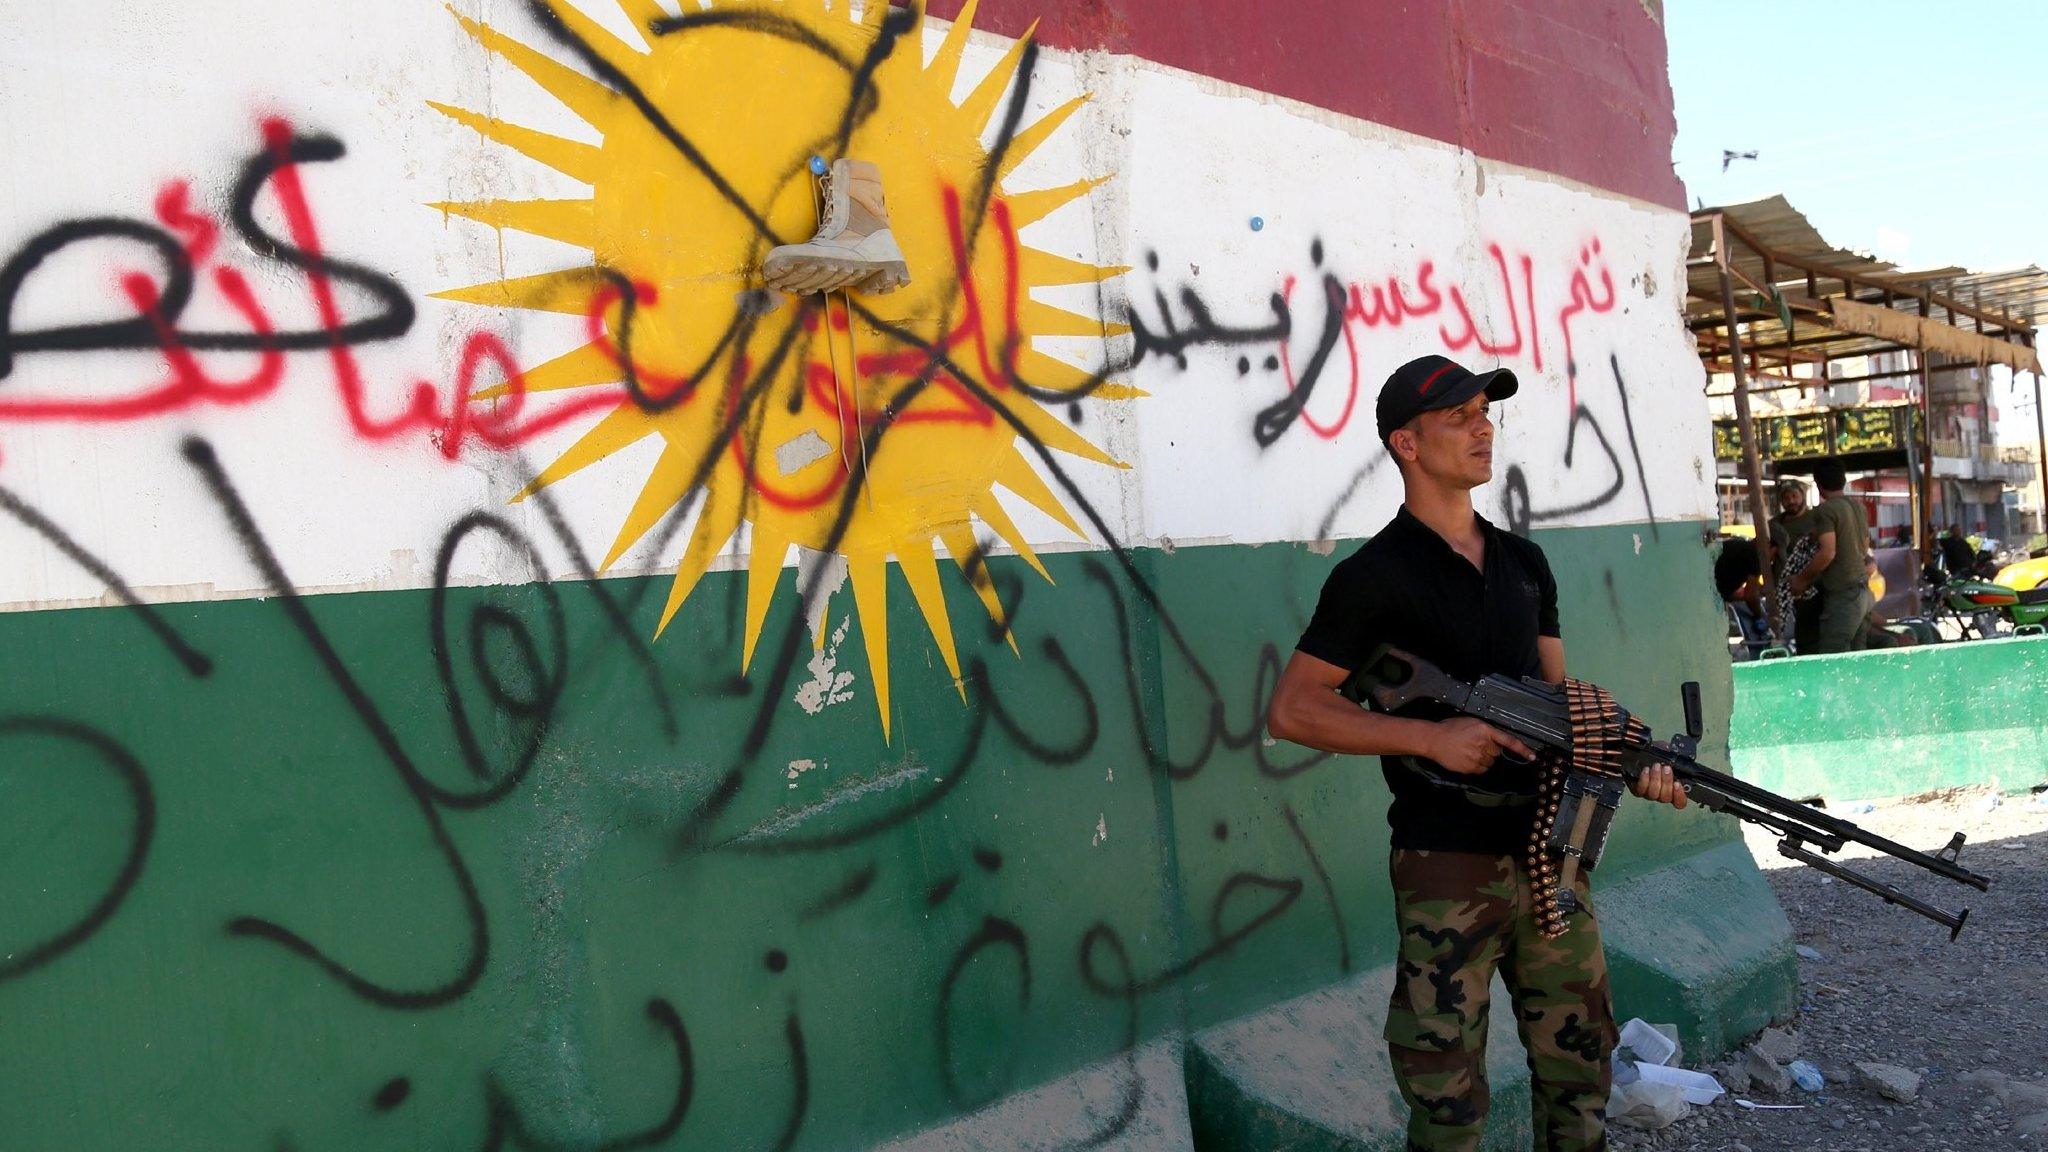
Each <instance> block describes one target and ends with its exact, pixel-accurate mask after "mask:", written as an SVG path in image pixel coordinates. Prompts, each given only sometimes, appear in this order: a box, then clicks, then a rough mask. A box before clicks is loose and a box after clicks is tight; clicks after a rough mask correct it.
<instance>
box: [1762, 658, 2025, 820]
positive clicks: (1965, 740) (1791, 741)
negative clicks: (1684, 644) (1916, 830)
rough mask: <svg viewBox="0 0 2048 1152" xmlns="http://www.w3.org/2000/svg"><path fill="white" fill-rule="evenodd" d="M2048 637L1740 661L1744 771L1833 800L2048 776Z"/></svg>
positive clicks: (2008, 785)
mask: <svg viewBox="0 0 2048 1152" xmlns="http://www.w3.org/2000/svg"><path fill="white" fill-rule="evenodd" d="M2044 689H2048V639H2044V638H2041V637H2021V638H2017V639H2006V640H1986V641H1971V642H1969V643H1963V644H1935V645H1926V646H1922V647H1917V648H1895V649H1889V650H1885V651H1878V652H1851V653H1844V654H1841V655H1834V656H1802V657H1799V658H1797V659H1792V660H1762V661H1757V662H1755V663H1746V664H1738V665H1736V666H1735V725H1734V730H1733V732H1732V734H1731V736H1730V738H1729V745H1730V758H1731V760H1732V761H1733V763H1734V765H1735V771H1736V774H1737V775H1739V776H1741V777H1742V778H1743V779H1745V780H1749V781H1752V782H1754V783H1756V784H1761V785H1762V786H1764V787H1766V788H1769V789H1771V790H1772V791H1775V792H1781V793H1784V794H1786V795H1788V796H1798V797H1806V796H1824V797H1826V798H1827V799H1828V800H1830V801H1841V800H1859V799H1869V798H1875V797H1879V796H1907V795H1913V794H1916V793H1920V792H1929V791H1933V790H1935V789H1939V788H1968V787H1995V788H1999V789H2002V790H2004V791H2007V792H2014V791H2021V790H2024V789H2027V788H2031V787H2034V786H2036V785H2038V784H2041V783H2042V782H2044V781H2048V690H2044Z"/></svg>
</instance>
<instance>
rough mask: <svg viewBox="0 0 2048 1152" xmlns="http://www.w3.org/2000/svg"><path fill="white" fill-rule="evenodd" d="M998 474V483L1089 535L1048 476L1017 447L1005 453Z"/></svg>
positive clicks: (1064, 524)
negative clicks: (1039, 471) (1052, 485)
mask: <svg viewBox="0 0 2048 1152" xmlns="http://www.w3.org/2000/svg"><path fill="white" fill-rule="evenodd" d="M995 478H996V483H998V484H1001V485H1002V486H1003V487H1005V488H1008V489H1009V490H1010V491H1012V492H1015V493H1016V494H1017V495H1019V496H1022V497H1023V498H1024V499H1025V501H1026V502H1028V503H1029V504H1030V505H1031V506H1032V507H1033V508H1036V509H1038V510H1039V511H1040V512H1043V513H1045V514H1046V515H1047V516H1050V517H1052V518H1053V519H1054V520H1057V521H1059V522H1060V526H1061V527H1063V528H1065V529H1066V530H1067V531H1069V532H1072V533H1073V534H1074V535H1076V536H1083V535H1086V533H1084V532H1082V531H1081V525H1079V524H1077V523H1075V521H1074V514H1073V513H1071V512H1069V511H1067V508H1066V505H1064V504H1061V503H1060V500H1059V497H1057V496H1054V495H1053V494H1052V489H1050V488H1048V487H1046V486H1045V478H1044V477H1042V476H1040V475H1039V474H1038V469H1036V468H1033V467H1032V466H1031V461H1029V460H1026V459H1025V458H1024V457H1023V455H1022V454H1020V453H1019V452H1018V451H1017V450H1016V449H1015V448H1012V449H1010V450H1009V451H1008V452H1005V453H1003V456H1002V459H1001V460H1000V461H999V462H998V463H997V464H996V477H995Z"/></svg>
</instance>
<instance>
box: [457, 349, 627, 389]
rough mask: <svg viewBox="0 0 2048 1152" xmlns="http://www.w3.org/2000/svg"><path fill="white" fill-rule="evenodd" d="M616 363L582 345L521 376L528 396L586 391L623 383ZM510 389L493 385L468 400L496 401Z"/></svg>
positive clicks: (599, 352) (507, 386) (597, 350)
mask: <svg viewBox="0 0 2048 1152" xmlns="http://www.w3.org/2000/svg"><path fill="white" fill-rule="evenodd" d="M625 375H626V374H625V372H624V370H622V369H621V368H620V367H619V362H618V361H617V360H614V359H612V357H611V356H610V355H608V354H606V352H605V350H604V349H602V348H600V347H598V346H597V345H596V344H585V345H584V346H582V347H581V348H576V349H573V350H571V351H568V352H564V353H562V354H561V355H560V356H557V357H555V358H554V359H553V360H550V361H548V362H547V363H545V364H541V365H539V366H537V367H533V368H528V369H527V370H526V371H524V372H522V373H520V383H521V384H522V385H524V388H525V391H527V392H559V391H562V390H563V389H566V388H588V387H590V386H591V385H593V384H617V383H619V382H621V381H622V380H624V379H625ZM511 391H512V385H511V384H509V383H506V384H494V385H492V386H491V387H489V388H486V389H484V390H483V391H481V392H478V393H476V394H475V395H474V396H471V397H470V399H472V400H496V399H497V398H499V397H500V396H504V395H507V394H509V393H510V392H511Z"/></svg>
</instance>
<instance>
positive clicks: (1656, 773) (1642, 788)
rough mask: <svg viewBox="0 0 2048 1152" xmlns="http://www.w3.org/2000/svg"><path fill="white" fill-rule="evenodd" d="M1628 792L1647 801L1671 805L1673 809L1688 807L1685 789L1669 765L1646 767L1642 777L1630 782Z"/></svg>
mask: <svg viewBox="0 0 2048 1152" xmlns="http://www.w3.org/2000/svg"><path fill="white" fill-rule="evenodd" d="M1628 790H1629V791H1631V792H1633V793H1635V794H1636V795H1638V796H1641V797H1642V798H1643V799H1645V800H1655V801H1656V802H1657V803H1659V804H1669V805H1671V806H1672V807H1673V808H1683V807H1685V805H1686V796H1685V789H1684V788H1681V787H1680V786H1679V784H1678V781H1677V780H1676V779H1675V778H1674V777H1673V776H1672V775H1671V765H1669V764H1651V765H1649V766H1647V767H1645V768H1644V769H1643V771H1642V774H1641V775H1639V776H1637V777H1636V778H1635V779H1634V780H1632V781H1630V782H1629V786H1628Z"/></svg>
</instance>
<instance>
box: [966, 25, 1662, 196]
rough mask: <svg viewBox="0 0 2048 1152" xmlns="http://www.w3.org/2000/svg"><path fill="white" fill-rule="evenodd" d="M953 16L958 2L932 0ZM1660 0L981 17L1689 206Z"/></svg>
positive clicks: (1051, 43)
mask: <svg viewBox="0 0 2048 1152" xmlns="http://www.w3.org/2000/svg"><path fill="white" fill-rule="evenodd" d="M928 7H929V8H930V11H931V13H932V14H933V15H934V16H941V17H944V18H947V19H951V18H952V17H953V16H954V15H955V14H957V13H958V11H959V9H960V2H959V0H930V3H929V5H928ZM1661 11H1662V3H1661V0H1550V2H1549V3H1543V2H1540V0H1446V2H1444V3H1438V4H1430V3H1419V2H1418V3H1398V2H1396V0H1263V2H1246V0H982V3H981V7H980V9H979V12H978V14H977V15H976V16H975V20H974V23H975V26H976V27H977V28H980V29H983V30H986V31H990V32H997V33H1001V34H1003V35H1006V36H1018V35H1021V34H1023V32H1024V30H1025V29H1026V28H1027V27H1029V26H1030V24H1031V21H1032V20H1034V19H1036V20H1038V21H1039V26H1038V39H1039V42H1040V43H1042V44H1045V45H1046V46H1047V47H1052V48H1071V49H1090V48H1104V49H1108V50H1110V51H1113V52H1123V53H1129V54H1131V55H1134V56H1142V57H1144V58H1146V59H1148V60H1154V61H1157V62H1159V63H1161V64H1167V65H1171V66H1173V67H1175V68H1183V69H1186V70H1188V71H1190V72H1200V73H1202V74H1204V75H1208V76H1213V77H1215V78H1217V79H1219V80H1225V81H1229V82H1230V83H1233V84H1241V85H1244V86H1245V87H1247V88H1256V89H1258V90H1260V91H1262V92H1270V93H1273V94H1274V95H1278V96H1285V97H1288V98H1290V99H1294V100H1300V101H1303V102H1305V103H1309V104H1315V105H1318V106H1320V107H1323V108H1328V109H1330V110H1331V111H1334V112H1341V113H1344V114H1345V115H1348V116H1356V117H1358V118H1359V119H1362V120H1370V121H1372V122H1374V123H1377V124H1384V125H1386V126H1388V127H1390V128H1398V129H1401V130H1402V131H1406V132H1413V133H1415V134H1416V135H1419V136H1430V137H1434V138H1436V139H1438V140H1445V141H1449V142H1451V143H1454V144H1458V145H1461V146H1463V147H1465V148H1468V149H1470V150H1472V151H1473V152H1476V153H1478V154H1479V155H1481V156H1485V157H1488V158H1490V159H1494V160H1503V161H1506V162H1508V163H1511V164H1519V165H1522V166H1524V167H1528V168H1536V169H1540V170H1542V171H1546V172H1553V173H1556V174H1557V175H1560V176H1565V177H1568V178H1570V179H1573V180H1577V181H1579V182H1581V183H1584V184H1590V185H1592V186H1594V187H1598V188H1605V189H1608V190H1610V191H1614V192H1620V193H1623V194H1625V195H1629V196H1634V197H1637V198H1639V199H1643V200H1648V201H1651V202H1653V203H1657V204H1663V205H1666V206H1669V207H1672V208H1677V209H1680V210H1683V209H1684V208H1685V190H1684V188H1683V187H1682V186H1681V185H1680V183H1679V181H1678V177H1677V175H1676V174H1675V173H1674V172H1673V171H1672V169H1671V139H1672V136H1673V135H1674V134H1675V133H1676V131H1677V122H1676V120H1675V119H1674V117H1673V115H1672V111H1671V81H1670V77H1669V74H1668V72H1667V71H1666V67H1665V50H1664V28H1663V24H1662V22H1661V16H1660V15H1653V12H1655V13H1661Z"/></svg>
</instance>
